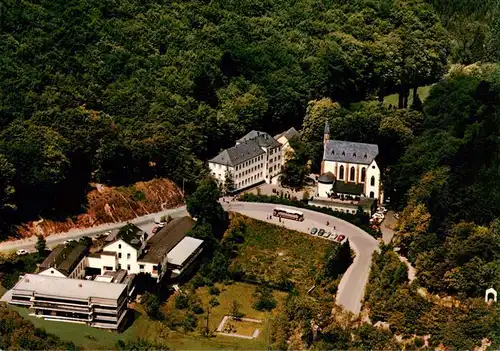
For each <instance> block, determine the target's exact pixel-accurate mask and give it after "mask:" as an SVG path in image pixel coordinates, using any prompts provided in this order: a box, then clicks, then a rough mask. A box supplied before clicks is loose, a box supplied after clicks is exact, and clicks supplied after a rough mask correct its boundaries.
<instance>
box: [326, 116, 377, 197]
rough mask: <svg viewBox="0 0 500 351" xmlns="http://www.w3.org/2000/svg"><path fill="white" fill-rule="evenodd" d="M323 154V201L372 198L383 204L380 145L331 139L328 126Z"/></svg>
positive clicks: (327, 126)
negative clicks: (379, 159) (378, 158)
mask: <svg viewBox="0 0 500 351" xmlns="http://www.w3.org/2000/svg"><path fill="white" fill-rule="evenodd" d="M323 144H324V152H323V161H322V162H321V173H320V176H319V178H318V188H317V191H318V193H317V196H318V197H320V198H330V199H336V198H340V199H341V200H343V199H356V200H359V199H360V198H370V199H375V200H377V202H378V203H381V202H382V200H383V193H382V187H381V184H380V169H379V167H378V165H377V162H376V160H375V158H376V157H377V155H378V152H379V151H378V145H375V144H365V143H356V142H351V141H341V140H330V127H329V125H328V121H327V122H326V124H325V131H324V136H323Z"/></svg>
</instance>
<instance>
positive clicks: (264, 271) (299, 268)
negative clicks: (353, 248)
mask: <svg viewBox="0 0 500 351" xmlns="http://www.w3.org/2000/svg"><path fill="white" fill-rule="evenodd" d="M231 215H232V216H233V218H232V220H233V221H235V220H238V221H243V222H244V223H245V224H246V231H245V234H244V242H243V244H241V245H240V247H239V250H238V257H237V258H235V259H234V260H233V263H232V265H233V266H236V265H238V266H239V267H241V269H242V270H243V271H244V272H245V273H246V274H247V276H248V275H250V276H251V275H253V276H255V277H256V278H258V279H261V280H264V281H269V282H274V283H278V282H279V281H280V280H281V279H282V278H283V277H288V279H290V280H291V281H292V282H293V283H294V284H295V287H296V288H297V289H298V290H299V291H300V292H305V291H307V290H308V289H309V288H310V287H311V286H312V285H314V278H315V276H316V272H318V271H319V270H320V269H322V267H323V264H324V257H325V253H326V252H327V251H328V248H329V247H330V246H332V245H336V244H334V243H331V242H329V241H326V240H323V239H319V238H316V237H313V236H310V235H307V234H304V233H300V232H296V231H293V230H289V229H286V228H283V227H278V226H275V225H272V224H268V223H265V222H261V221H258V220H254V219H250V218H247V217H244V216H241V215H238V214H231Z"/></svg>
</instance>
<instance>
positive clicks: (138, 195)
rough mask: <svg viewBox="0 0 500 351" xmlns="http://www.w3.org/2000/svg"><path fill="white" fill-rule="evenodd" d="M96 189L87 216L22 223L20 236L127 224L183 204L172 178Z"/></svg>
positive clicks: (89, 199) (91, 196)
mask: <svg viewBox="0 0 500 351" xmlns="http://www.w3.org/2000/svg"><path fill="white" fill-rule="evenodd" d="M93 188H94V189H93V190H92V191H90V192H89V193H88V194H87V211H86V212H85V213H82V214H79V215H76V216H73V217H71V218H67V219H66V220H64V221H52V220H46V219H41V220H38V221H32V222H28V223H25V224H22V225H20V226H19V227H18V228H17V234H18V236H19V237H21V238H27V237H31V236H34V235H43V236H48V235H52V234H56V233H61V232H66V231H68V230H71V229H76V228H78V229H85V228H90V227H92V226H95V225H100V224H105V223H113V222H121V221H127V220H130V219H133V218H136V217H138V216H143V215H147V214H149V213H153V212H158V211H161V210H165V209H169V208H174V207H178V206H180V205H182V204H183V196H182V191H181V190H180V189H179V187H178V186H177V185H176V184H175V183H174V182H172V181H171V180H169V179H153V180H151V181H149V182H139V183H136V184H134V185H132V186H129V187H107V186H104V185H102V184H93ZM10 239H14V238H10Z"/></svg>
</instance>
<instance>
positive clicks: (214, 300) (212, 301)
mask: <svg viewBox="0 0 500 351" xmlns="http://www.w3.org/2000/svg"><path fill="white" fill-rule="evenodd" d="M209 304H210V306H212V307H215V306H219V305H220V302H219V300H218V299H217V298H216V297H212V298H211V299H210V302H209Z"/></svg>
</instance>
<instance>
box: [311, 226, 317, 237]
mask: <svg viewBox="0 0 500 351" xmlns="http://www.w3.org/2000/svg"><path fill="white" fill-rule="evenodd" d="M317 232H318V228H314V227H312V228H311V234H312V235H316V233H317Z"/></svg>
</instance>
